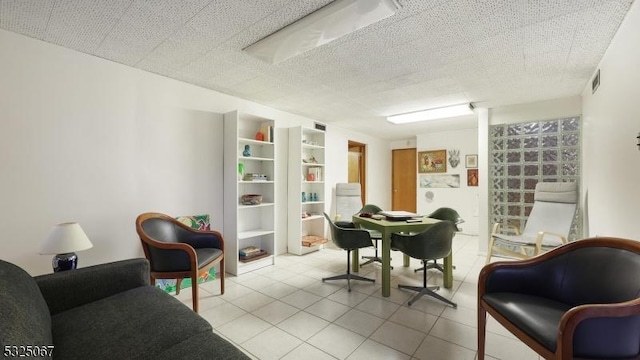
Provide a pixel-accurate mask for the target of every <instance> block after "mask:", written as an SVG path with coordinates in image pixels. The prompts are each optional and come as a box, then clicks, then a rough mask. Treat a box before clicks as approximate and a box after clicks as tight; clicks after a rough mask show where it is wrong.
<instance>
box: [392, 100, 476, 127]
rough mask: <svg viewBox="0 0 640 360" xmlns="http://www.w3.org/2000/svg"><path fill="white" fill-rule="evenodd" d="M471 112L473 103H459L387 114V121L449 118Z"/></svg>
mask: <svg viewBox="0 0 640 360" xmlns="http://www.w3.org/2000/svg"><path fill="white" fill-rule="evenodd" d="M471 114H473V105H471V104H461V105H453V106H446V107H441V108H437V109H429V110H422V111H416V112H412V113H407V114H399V115H392V116H387V121H389V122H392V123H394V124H407V123H412V122H418V121H426V120H436V119H444V118H450V117H454V116H462V115H471Z"/></svg>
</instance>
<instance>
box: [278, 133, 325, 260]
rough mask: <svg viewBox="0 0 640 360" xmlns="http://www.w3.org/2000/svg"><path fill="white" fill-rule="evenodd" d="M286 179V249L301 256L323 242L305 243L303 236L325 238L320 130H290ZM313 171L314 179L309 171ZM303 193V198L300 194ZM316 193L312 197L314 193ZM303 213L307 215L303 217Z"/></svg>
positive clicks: (320, 246)
mask: <svg viewBox="0 0 640 360" xmlns="http://www.w3.org/2000/svg"><path fill="white" fill-rule="evenodd" d="M288 173H289V181H288V183H287V187H288V189H289V192H288V199H289V200H288V201H289V203H288V205H289V206H288V239H287V249H288V250H287V251H288V252H289V253H291V254H296V255H304V254H307V253H309V252H312V251H316V250H318V249H320V248H322V246H323V245H315V246H304V245H303V244H302V240H303V237H304V236H307V235H310V236H317V237H321V238H325V239H326V234H325V224H324V221H325V219H324V216H323V214H322V213H323V212H324V211H325V201H326V200H327V194H326V193H325V188H326V187H325V182H324V179H325V175H326V174H325V133H324V131H321V130H316V129H311V128H306V127H301V126H298V127H293V128H290V129H289V166H288ZM310 173H313V174H314V176H313V178H309V174H310ZM303 192H304V194H305V200H304V201H303V196H302V193H303ZM313 195H315V197H314V196H313ZM303 213H305V214H307V215H308V216H307V217H304V218H303V216H302V214H303Z"/></svg>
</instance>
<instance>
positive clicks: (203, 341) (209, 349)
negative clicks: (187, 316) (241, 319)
mask: <svg viewBox="0 0 640 360" xmlns="http://www.w3.org/2000/svg"><path fill="white" fill-rule="evenodd" d="M179 359H184V360H216V359H220V360H245V359H249V357H248V356H247V355H245V354H244V353H243V352H242V351H241V350H240V349H238V348H236V347H235V346H233V345H231V343H230V342H228V341H227V340H225V339H223V338H222V337H220V336H219V335H217V334H214V333H213V332H211V331H209V332H206V333H202V334H199V335H196V336H193V337H190V338H189V339H187V340H185V341H183V342H181V343H179V344H175V346H173V347H172V348H170V349H168V350H167V351H165V352H163V353H162V354H161V355H160V356H158V357H157V358H156V360H179Z"/></svg>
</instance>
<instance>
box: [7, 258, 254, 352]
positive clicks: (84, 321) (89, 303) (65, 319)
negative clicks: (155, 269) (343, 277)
mask: <svg viewBox="0 0 640 360" xmlns="http://www.w3.org/2000/svg"><path fill="white" fill-rule="evenodd" d="M0 345H1V348H0V350H1V351H4V350H5V346H7V345H8V346H11V345H16V346H20V345H24V346H26V345H32V346H34V345H35V346H42V345H53V346H54V350H53V357H54V358H56V359H64V360H71V359H82V360H87V359H90V360H99V359H154V360H159V359H248V357H247V356H246V355H245V354H244V353H242V352H241V351H240V350H238V349H237V348H236V347H234V346H233V345H232V344H231V343H229V342H227V341H226V340H224V339H223V338H221V337H219V336H218V335H216V334H214V333H213V332H212V328H211V325H209V323H208V322H207V321H206V320H204V319H203V318H202V317H200V316H199V315H198V314H196V313H194V312H193V311H192V310H191V309H190V308H189V307H187V306H186V305H184V304H182V303H181V302H180V301H178V300H177V299H175V298H174V297H173V296H171V295H168V294H166V293H164V292H163V291H162V290H160V289H158V288H155V287H153V286H149V263H148V262H147V260H145V259H132V260H124V261H117V262H113V263H108V264H102V265H96V266H91V267H86V268H81V269H77V270H72V271H64V272H59V273H55V274H49V275H42V276H37V277H31V276H30V275H29V274H28V273H27V272H25V271H24V270H22V269H21V268H19V267H17V266H15V265H13V264H11V263H8V262H5V261H2V260H0ZM11 349H12V348H10V350H11ZM13 350H16V348H13ZM17 351H18V352H23V353H24V352H26V351H29V350H27V349H26V348H25V349H20V348H17Z"/></svg>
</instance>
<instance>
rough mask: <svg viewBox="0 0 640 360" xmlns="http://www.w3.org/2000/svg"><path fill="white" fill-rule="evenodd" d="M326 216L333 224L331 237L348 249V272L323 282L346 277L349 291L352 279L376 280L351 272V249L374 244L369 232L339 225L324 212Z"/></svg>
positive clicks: (338, 244) (340, 246)
mask: <svg viewBox="0 0 640 360" xmlns="http://www.w3.org/2000/svg"><path fill="white" fill-rule="evenodd" d="M324 217H325V218H327V221H328V222H329V226H331V238H332V239H333V242H334V244H336V246H338V247H339V248H342V249H344V250H347V273H346V274H342V275H336V276H331V277H327V278H323V279H322V282H325V281H327V280H345V279H346V280H347V288H348V289H349V291H351V280H362V281H370V282H375V280H374V279H369V278H365V277H362V276H359V275H354V274H352V273H351V251H352V250H356V249H362V248H365V247H369V246H373V242H372V241H371V236H370V235H369V232H368V231H366V230H362V229H355V228H352V227H338V226H336V224H335V223H334V222H333V221H331V218H330V217H329V215H327V213H324Z"/></svg>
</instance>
